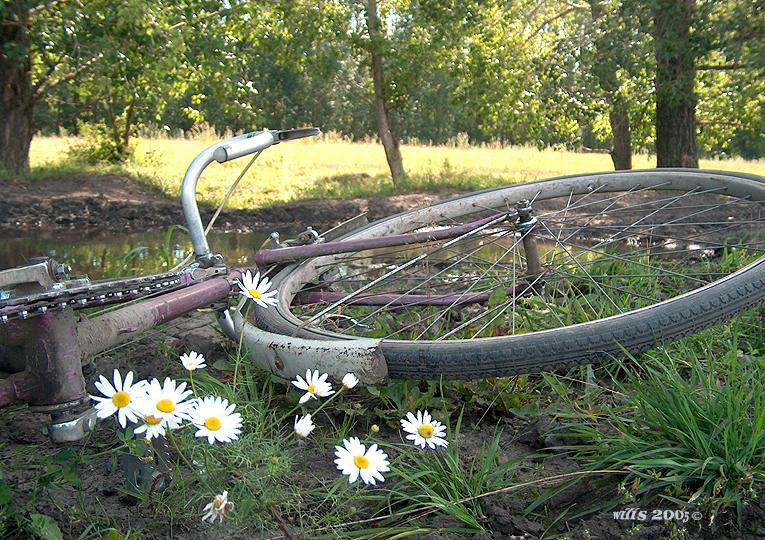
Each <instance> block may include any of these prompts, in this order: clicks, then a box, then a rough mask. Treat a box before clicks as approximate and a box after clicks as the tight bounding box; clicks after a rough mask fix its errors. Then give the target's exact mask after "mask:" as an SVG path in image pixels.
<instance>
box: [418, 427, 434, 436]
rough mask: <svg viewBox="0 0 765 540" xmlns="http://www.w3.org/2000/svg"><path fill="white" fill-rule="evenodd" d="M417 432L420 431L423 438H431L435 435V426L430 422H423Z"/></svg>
mask: <svg viewBox="0 0 765 540" xmlns="http://www.w3.org/2000/svg"><path fill="white" fill-rule="evenodd" d="M417 433H419V434H420V437H422V438H423V439H430V438H431V437H432V436H433V426H431V425H430V424H422V425H421V426H420V427H418V428H417Z"/></svg>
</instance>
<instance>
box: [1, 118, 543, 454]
mask: <svg viewBox="0 0 765 540" xmlns="http://www.w3.org/2000/svg"><path fill="white" fill-rule="evenodd" d="M318 133H319V130H318V129H315V128H312V129H303V130H292V131H260V132H253V133H248V134H245V135H241V136H238V137H234V138H233V139H230V140H227V141H223V142H221V143H217V144H215V145H213V146H211V147H209V148H207V149H206V150H204V151H203V152H202V153H201V154H200V155H199V156H197V157H196V158H195V159H194V160H193V161H192V163H191V165H190V166H189V168H188V170H187V172H186V175H185V176H184V179H183V184H182V187H181V205H182V208H183V213H184V217H185V220H186V224H187V227H188V230H189V234H190V236H191V240H192V244H193V247H194V253H195V256H196V263H194V264H193V265H191V266H190V267H188V268H187V269H185V270H184V272H183V273H182V274H181V276H180V283H179V285H178V286H177V287H176V288H175V289H174V290H171V291H169V292H163V293H160V294H157V295H156V296H154V297H152V298H147V299H144V300H141V301H138V302H137V303H134V304H131V305H127V306H124V307H119V308H117V309H114V310H112V311H110V312H108V313H105V314H102V315H98V316H95V317H92V318H84V317H76V316H75V313H74V309H75V307H76V306H70V305H67V304H64V306H65V307H63V308H62V309H58V310H55V311H54V310H51V311H47V312H42V314H39V315H37V316H35V317H33V318H29V319H25V320H24V319H21V320H12V321H9V322H7V323H5V324H0V353H2V357H0V369H4V370H6V371H10V372H12V373H11V375H10V376H9V377H7V378H5V379H0V408H3V407H7V406H9V405H12V404H19V403H25V404H27V405H29V406H30V408H31V409H32V410H34V411H36V412H40V413H47V414H50V415H51V420H52V421H51V423H50V424H49V426H48V433H49V435H50V436H51V439H52V440H54V441H55V442H67V441H74V440H78V439H81V438H83V437H84V436H85V435H86V434H87V433H88V432H89V431H90V430H91V429H92V428H93V426H94V425H95V421H96V418H95V413H94V410H93V409H92V408H90V407H89V404H90V398H89V396H88V393H87V391H86V384H85V380H84V377H83V373H82V365H83V364H84V363H86V362H88V361H90V359H91V358H92V357H93V356H94V355H96V354H98V353H101V352H103V351H107V350H109V349H111V348H112V347H115V346H116V345H119V344H121V343H125V342H127V341H130V340H132V339H135V338H136V337H137V336H140V334H142V333H143V332H145V331H147V330H150V329H152V328H155V327H156V326H158V325H161V324H163V323H166V322H169V321H171V320H173V319H175V318H177V317H180V316H182V315H184V314H186V313H189V312H191V311H193V310H196V309H199V308H202V307H209V306H214V307H215V308H216V311H217V312H218V320H219V322H220V324H221V327H222V328H223V330H224V332H225V333H226V334H227V335H229V337H231V338H232V339H234V340H238V339H240V337H244V338H245V339H244V341H243V342H244V343H245V345H246V346H247V348H248V350H249V352H250V355H251V356H252V357H253V360H254V361H255V363H256V364H257V365H259V366H260V367H262V368H264V369H267V370H271V371H273V372H275V373H277V374H278V375H280V376H282V377H285V378H289V377H292V376H294V375H295V374H298V373H303V372H304V371H305V369H306V368H320V369H322V370H323V371H327V372H329V373H330V374H331V375H333V376H336V377H342V375H343V374H344V373H346V372H350V371H353V372H354V373H356V375H357V376H358V377H359V378H360V379H361V380H362V381H363V382H365V383H368V384H377V383H380V382H382V381H384V380H385V379H386V378H387V367H386V364H385V360H384V358H383V357H382V354H381V353H380V348H379V340H374V339H354V340H341V341H314V340H304V339H298V338H293V337H287V336H281V335H276V334H271V333H268V332H264V331H263V330H260V329H257V328H255V327H252V326H251V325H249V324H248V323H246V322H245V321H244V318H243V317H242V316H241V313H239V312H238V311H235V312H234V313H233V314H232V313H230V312H229V303H228V299H229V297H230V296H231V294H232V288H234V287H235V285H236V283H237V280H239V278H240V277H241V274H242V273H243V272H244V271H246V270H250V271H252V270H254V269H253V268H244V269H229V268H228V267H226V265H225V261H224V258H223V257H222V256H220V255H216V254H213V253H212V251H211V250H210V247H209V245H208V243H207V238H206V236H205V232H204V228H203V226H202V220H201V217H200V214H199V209H198V207H197V203H196V187H197V184H198V182H199V179H200V177H201V174H202V172H203V171H204V170H205V168H206V167H207V166H208V165H210V164H211V163H212V162H213V161H217V162H219V163H225V162H227V161H230V160H233V159H236V158H238V157H242V156H245V155H249V154H253V153H256V152H262V151H263V150H265V149H266V148H268V147H269V146H272V145H274V144H278V143H280V142H282V141H288V140H293V139H297V138H302V137H306V136H313V135H317V134H318ZM523 211H524V210H523V209H519V210H517V211H516V210H509V211H508V212H507V213H502V214H495V215H492V216H489V217H487V218H483V219H479V220H476V221H474V222H472V223H467V224H464V225H459V226H455V227H450V228H445V229H437V230H433V231H426V232H418V233H410V234H399V235H395V236H389V237H381V238H375V239H369V240H363V241H342V240H340V241H334V242H326V243H322V242H318V243H313V244H308V245H300V246H294V247H283V248H279V249H270V250H262V251H260V252H257V253H256V254H255V261H256V263H257V265H258V267H259V268H260V269H261V271H267V270H268V269H269V268H270V267H272V266H273V265H277V264H283V263H286V262H295V261H300V260H303V259H308V258H314V257H319V256H323V255H334V254H341V253H349V252H356V251H361V250H365V249H375V248H380V247H391V246H400V245H414V244H422V243H427V242H431V241H436V240H446V239H459V238H460V237H467V236H470V235H471V234H472V233H473V232H474V231H476V230H481V229H483V228H486V227H488V226H490V225H494V224H496V223H499V222H501V221H504V220H506V219H515V218H518V220H519V221H518V222H519V224H520V225H519V227H520V228H523V226H524V223H526V224H528V223H529V220H528V219H526V220H525V221H524V217H528V216H527V215H526V216H524V215H523V214H522V213H523ZM530 230H531V227H526V232H525V233H524V245H526V242H527V240H526V237H529V242H531V234H530ZM528 246H529V247H531V246H532V244H528ZM59 266H60V265H59ZM59 266H55V265H45V268H47V270H45V268H43V266H41V265H40V263H37V264H35V265H30V267H27V268H32V267H34V268H33V270H34V272H35V274H34V281H37V282H39V283H40V284H43V283H44V284H46V285H45V286H49V287H52V286H53V285H55V284H57V283H59V284H60V282H61V280H62V279H63V277H64V276H63V274H65V273H66V272H61V269H60V268H59ZM24 270H25V267H22V268H19V269H11V270H7V271H4V272H0V284H5V283H6V282H8V281H9V280H13V279H19V276H20V275H23V274H24ZM30 272H31V270H28V273H30ZM46 272H47V274H46ZM3 274H5V275H3ZM43 274H45V275H43ZM3 277H5V282H4V281H3V279H2V278H3ZM50 290H52V289H50ZM319 294H322V293H319ZM323 294H328V296H326V298H323V297H321V296H319V297H317V298H320V299H321V300H322V301H327V300H329V301H332V302H334V301H337V300H338V298H336V297H335V296H333V295H332V294H331V293H323ZM487 299H488V295H487V294H482V295H480V296H474V295H472V296H467V297H466V298H465V301H467V302H484V301H486V300H487ZM373 300H374V299H373ZM380 300H382V299H377V301H380ZM386 300H387V299H386ZM407 300H411V299H407ZM452 300H453V299H452V298H446V299H445V298H444V297H443V296H438V297H436V296H434V297H432V298H426V297H422V298H418V299H417V301H418V302H430V303H432V304H433V305H441V304H443V302H445V301H449V302H451V301H452ZM115 301H116V302H120V301H124V300H119V299H117V300H114V299H111V300H109V301H106V300H105V301H104V304H106V303H110V302H115ZM362 301H363V300H362ZM367 301H370V300H367ZM353 302H354V301H353V300H352V301H351V303H353ZM356 302H358V300H356ZM7 309H8V308H7V306H5V307H4V306H3V305H2V304H0V317H2V316H3V310H7ZM3 320H5V319H3ZM242 334H244V336H242ZM20 369H23V371H20ZM84 409H86V410H84Z"/></svg>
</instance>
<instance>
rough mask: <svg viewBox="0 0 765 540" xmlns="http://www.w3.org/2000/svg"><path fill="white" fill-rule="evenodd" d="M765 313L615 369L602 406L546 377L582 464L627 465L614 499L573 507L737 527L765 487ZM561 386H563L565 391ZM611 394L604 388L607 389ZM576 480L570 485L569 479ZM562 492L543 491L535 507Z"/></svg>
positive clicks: (607, 376)
mask: <svg viewBox="0 0 765 540" xmlns="http://www.w3.org/2000/svg"><path fill="white" fill-rule="evenodd" d="M761 316H762V312H761V310H759V311H753V312H749V313H746V314H744V315H741V316H740V317H739V318H738V319H736V320H734V321H732V322H730V323H728V324H727V325H725V326H723V327H721V328H715V329H711V330H708V331H706V332H703V333H701V334H698V335H695V336H691V337H689V338H686V339H684V340H680V341H678V342H675V343H673V344H670V345H667V346H665V347H661V348H659V349H657V350H655V351H651V352H649V353H647V354H645V355H641V356H640V357H632V356H630V357H628V359H627V360H626V361H624V362H620V363H618V364H616V369H614V366H613V365H612V366H608V372H607V373H603V372H604V371H606V370H604V369H602V368H601V370H600V371H601V377H600V380H599V381H598V383H599V384H598V385H597V388H598V389H599V390H600V391H601V392H599V394H600V396H599V398H597V399H596V403H595V404H594V406H593V403H592V402H590V403H586V405H587V406H586V407H582V405H585V400H583V399H581V396H580V397H579V399H576V398H574V399H573V400H572V399H571V397H572V395H574V396H575V395H576V391H575V390H573V391H572V387H571V385H570V383H569V382H568V381H570V380H573V379H568V380H563V379H561V378H558V377H556V376H555V375H552V374H550V375H546V377H545V378H546V379H547V380H548V383H549V384H550V385H551V388H554V389H555V392H556V393H557V394H558V395H561V396H563V399H564V400H565V401H566V405H565V407H564V409H566V410H567V411H568V412H567V413H564V414H563V416H564V417H568V418H574V419H575V420H576V421H575V422H572V423H568V424H566V425H564V426H563V427H562V432H564V433H566V436H567V437H568V439H567V440H568V441H575V443H574V444H572V445H571V446H567V447H562V448H559V449H558V450H559V451H560V450H567V451H569V452H571V454H570V455H571V456H572V457H573V458H574V459H576V460H578V461H580V462H581V463H582V465H583V468H584V469H585V470H602V469H611V470H621V471H624V473H626V474H620V475H617V476H614V477H613V478H612V479H611V480H612V481H613V482H614V483H615V484H617V487H618V489H617V490H615V492H614V493H613V496H611V497H605V498H597V499H596V498H593V499H592V500H590V501H586V502H584V503H583V504H579V505H577V506H576V511H572V512H571V513H570V514H569V518H570V517H572V516H573V515H574V514H576V515H587V514H590V513H594V512H603V511H608V510H610V509H618V508H627V507H635V506H637V507H640V508H673V509H674V508H686V509H689V510H690V511H700V512H701V515H703V519H704V522H705V523H704V524H705V526H708V527H710V528H712V529H714V528H716V527H720V526H723V525H725V524H727V523H728V520H729V519H734V520H736V521H737V522H738V525H742V520H743V519H744V517H745V515H746V509H747V506H748V505H750V504H751V503H752V502H754V501H756V500H757V498H758V492H761V491H762V489H763V487H765V392H764V389H765V355H763V344H764V342H763V330H762V327H761V325H760V323H759V321H760V320H761ZM560 388H564V389H563V390H561V389H560ZM602 391H604V392H602ZM566 487H570V486H566ZM560 491H561V490H560V489H558V490H552V491H549V492H547V493H545V494H543V495H542V496H540V497H539V498H538V499H537V500H536V501H535V502H534V504H533V505H532V506H531V507H530V509H531V510H534V509H536V508H537V507H539V506H541V505H543V504H545V503H546V502H547V501H548V500H549V498H550V497H551V496H553V495H555V494H557V493H558V492H560Z"/></svg>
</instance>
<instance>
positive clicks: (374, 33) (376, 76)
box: [367, 0, 406, 185]
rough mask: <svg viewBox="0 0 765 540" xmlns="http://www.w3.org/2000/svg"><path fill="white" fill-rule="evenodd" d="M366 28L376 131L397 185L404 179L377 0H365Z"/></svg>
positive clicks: (394, 182)
mask: <svg viewBox="0 0 765 540" xmlns="http://www.w3.org/2000/svg"><path fill="white" fill-rule="evenodd" d="M367 30H368V31H369V39H370V41H371V47H370V54H371V56H372V82H373V83H374V89H375V113H376V116H377V133H378V134H379V136H380V141H381V142H382V145H383V148H385V157H386V159H387V160H388V167H389V168H390V174H391V176H392V178H393V184H394V185H399V184H400V183H401V181H402V180H403V179H404V176H405V174H406V173H405V172H404V162H403V160H402V159H401V150H400V149H399V142H398V137H396V135H395V134H394V133H393V130H392V128H391V121H390V110H389V109H388V103H387V101H386V99H385V76H384V73H383V59H382V55H381V54H380V52H379V49H378V44H379V40H380V33H379V31H378V29H377V0H368V1H367Z"/></svg>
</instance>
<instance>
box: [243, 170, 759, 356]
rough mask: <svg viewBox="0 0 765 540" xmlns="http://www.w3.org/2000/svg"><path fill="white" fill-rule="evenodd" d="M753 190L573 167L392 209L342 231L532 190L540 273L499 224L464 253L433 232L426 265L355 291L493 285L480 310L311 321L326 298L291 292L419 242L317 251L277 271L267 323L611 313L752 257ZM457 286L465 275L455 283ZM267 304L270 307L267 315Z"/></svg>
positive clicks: (476, 332) (470, 327)
mask: <svg viewBox="0 0 765 540" xmlns="http://www.w3.org/2000/svg"><path fill="white" fill-rule="evenodd" d="M649 193H650V194H651V195H650V196H649ZM763 198H764V197H763V184H762V183H761V182H760V181H759V180H758V179H756V178H754V177H747V176H743V175H731V174H728V173H714V172H707V171H645V172H643V171H640V172H629V173H611V174H603V175H588V176H574V177H567V178H560V179H553V180H549V181H545V182H539V183H535V184H528V185H521V186H510V187H507V188H501V189H497V190H489V191H486V192H482V193H477V194H473V195H470V196H466V197H461V198H459V199H456V200H454V201H447V202H445V203H441V204H438V205H435V206H433V207H431V208H426V209H420V210H418V211H415V212H411V213H407V214H403V215H399V216H395V217H393V218H389V219H387V220H384V221H383V222H380V223H377V224H373V225H372V226H370V227H368V228H366V229H364V230H361V231H356V232H354V233H351V234H350V235H349V236H348V238H354V239H358V238H365V237H366V238H369V237H374V236H379V235H382V234H398V233H402V232H410V231H412V230H417V228H418V227H422V226H425V227H432V226H441V225H448V224H451V223H455V224H456V223H464V222H465V221H468V220H474V219H476V217H481V216H485V215H489V213H490V212H496V211H497V210H500V209H502V208H505V209H507V208H509V207H510V205H512V204H514V203H515V202H516V201H518V200H519V199H529V200H533V201H534V207H535V208H536V210H537V218H538V222H537V224H536V225H535V227H534V229H533V234H534V235H535V236H536V237H537V238H538V240H539V241H540V242H539V243H540V249H539V254H540V259H541V260H542V263H543V265H544V268H545V272H544V273H543V274H541V275H539V276H534V275H532V276H530V277H529V276H526V277H525V278H524V277H523V273H524V272H523V269H524V267H525V262H524V259H525V253H524V248H523V240H524V233H523V232H521V231H517V230H512V229H514V227H509V226H505V227H502V226H498V227H495V228H493V229H491V230H487V231H486V232H485V233H484V234H482V235H480V236H479V237H476V238H471V239H465V240H464V241H462V242H458V243H457V244H455V247H459V248H460V250H461V251H456V250H454V249H449V250H446V249H443V242H440V243H438V244H436V245H430V246H429V247H428V248H427V249H428V250H430V251H429V252H428V256H427V257H425V259H424V262H423V264H422V265H418V266H417V267H415V268H413V269H412V270H411V271H409V270H407V271H401V272H398V273H397V274H395V275H394V276H391V277H390V278H389V279H388V280H385V281H383V282H382V283H381V284H380V285H379V286H377V287H375V288H373V289H370V290H368V291H365V293H364V295H366V296H370V295H374V294H388V295H396V294H398V295H401V294H406V295H409V296H413V295H416V294H418V293H419V294H423V293H427V294H428V295H430V296H431V298H432V297H433V296H434V295H435V296H438V295H440V296H441V297H444V296H449V295H448V294H447V293H450V294H451V296H452V297H454V296H461V298H462V299H464V298H465V295H466V294H474V293H484V294H485V293H489V295H490V296H491V298H489V301H488V304H486V305H482V307H481V308H475V307H472V308H467V307H466V306H465V305H463V303H462V302H452V301H451V300H452V299H450V302H449V305H446V306H438V307H433V306H424V305H421V304H422V302H414V303H409V305H406V306H401V305H393V304H389V305H377V306H373V307H372V306H353V305H351V306H347V305H346V306H343V307H342V308H341V309H340V311H339V312H338V313H329V314H328V313H325V314H324V315H322V316H321V317H319V318H316V314H317V313H321V312H322V311H326V307H327V303H323V304H322V303H313V304H308V305H305V304H304V305H300V306H298V305H296V300H300V299H301V297H302V296H303V295H305V293H306V291H308V292H310V291H312V290H313V291H316V290H318V289H319V286H318V285H319V284H318V283H317V282H316V281H315V278H316V277H317V275H324V277H325V279H324V283H323V284H321V288H322V289H325V288H326V285H327V284H328V283H327V281H328V280H327V279H326V278H327V277H329V282H331V283H330V284H331V288H333V289H335V291H333V292H335V293H342V292H348V293H350V292H351V291H353V290H354V288H356V289H357V288H358V287H359V286H362V285H363V284H364V283H367V284H368V283H369V282H370V281H372V280H374V279H376V278H378V277H379V275H380V272H381V271H383V272H390V269H391V268H394V269H395V268H396V267H397V266H400V265H401V264H402V259H403V260H411V259H412V257H413V256H414V255H415V253H416V252H417V250H420V251H422V249H423V248H422V247H421V246H418V247H417V248H391V249H388V250H386V251H385V253H384V256H383V253H380V252H377V253H374V254H369V253H357V254H351V255H341V256H328V257H322V258H320V259H315V260H311V261H306V262H303V263H301V264H299V265H294V266H292V267H290V268H288V269H286V270H284V271H282V272H280V273H279V275H278V276H277V277H276V280H275V281H276V283H277V284H278V286H279V288H280V305H279V306H278V307H277V311H276V314H275V315H276V316H277V317H278V318H280V319H281V321H280V322H279V323H276V325H277V326H278V327H279V328H277V330H279V331H285V330H287V327H291V329H292V332H293V333H303V334H305V333H309V334H311V335H312V336H313V337H317V336H319V337H325V338H332V339H352V338H353V337H354V336H356V337H380V338H383V339H385V340H392V341H396V340H398V339H401V337H405V338H406V340H416V341H447V342H452V341H453V342H461V341H464V340H471V339H479V338H491V337H497V336H512V335H518V334H521V333H530V332H541V331H546V330H554V329H556V328H562V327H567V326H572V325H575V324H583V323H588V322H593V321H597V320H602V319H604V318H606V317H610V316H619V315H621V314H625V313H628V312H631V311H634V310H639V309H643V308H646V307H647V306H651V305H655V304H657V303H661V302H666V301H668V300H670V299H672V298H673V297H676V296H679V295H681V294H684V293H687V292H690V291H693V290H696V289H698V288H700V287H703V286H706V285H708V284H709V283H712V282H714V281H716V280H718V279H722V278H724V277H725V276H728V275H730V274H731V273H733V272H735V271H737V270H739V269H740V268H742V267H744V266H746V264H748V263H750V262H752V261H754V260H756V259H759V258H761V256H762V253H763V251H764V248H765V244H763V234H762V231H763V229H765V227H763V225H765V223H763V222H762V221H761V220H762V216H763V212H762V210H763V205H762V202H761V201H762V200H763ZM561 201H562V202H561ZM471 242H472V244H471ZM478 242H482V243H481V244H480V245H479V244H478ZM625 246H626V247H628V248H629V249H625ZM476 248H477V249H476ZM611 248H616V249H613V250H611ZM465 255H467V257H465ZM657 261H658V262H657ZM426 266H427V271H425V272H424V271H423V268H424V267H426ZM381 269H383V270H381ZM333 271H334V272H335V275H334V276H333V274H332V272H333ZM337 274H340V275H339V276H337ZM343 274H344V275H343ZM535 279H536V281H535ZM418 280H419V284H418V283H415V282H417V281H418ZM413 283H414V286H413ZM456 283H461V284H462V285H461V286H460V287H458V288H457V290H454V289H455V284H456ZM540 283H541V285H542V286H541V287H540V286H539V285H540ZM649 285H650V287H649ZM450 287H451V289H452V290H451V291H450V290H449V289H450ZM498 291H499V292H498ZM361 296H362V295H359V296H357V297H355V298H357V299H358V298H360V297H361ZM263 315H264V314H263V313H260V314H259V316H258V318H259V319H260V318H262V316H263ZM273 315H274V314H271V316H270V317H268V318H267V319H268V321H269V322H270V324H269V326H270V325H272V324H274V317H273ZM306 320H308V321H311V322H310V325H306V324H305V322H306ZM281 323H284V324H281ZM295 329H299V330H298V331H297V332H296V331H295Z"/></svg>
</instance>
